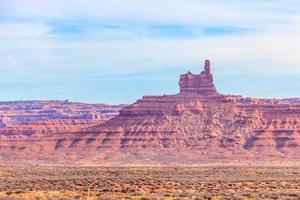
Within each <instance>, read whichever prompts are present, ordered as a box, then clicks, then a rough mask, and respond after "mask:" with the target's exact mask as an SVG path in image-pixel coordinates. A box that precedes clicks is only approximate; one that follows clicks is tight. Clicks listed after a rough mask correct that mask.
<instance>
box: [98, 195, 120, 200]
mask: <svg viewBox="0 0 300 200" xmlns="http://www.w3.org/2000/svg"><path fill="white" fill-rule="evenodd" d="M118 199H119V198H117V197H113V196H110V195H103V196H100V197H97V200H118Z"/></svg>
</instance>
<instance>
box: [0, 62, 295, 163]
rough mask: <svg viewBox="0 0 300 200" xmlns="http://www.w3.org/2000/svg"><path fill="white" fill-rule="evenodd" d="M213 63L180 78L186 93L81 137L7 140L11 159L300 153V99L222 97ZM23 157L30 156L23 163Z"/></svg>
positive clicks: (150, 101)
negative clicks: (198, 71)
mask: <svg viewBox="0 0 300 200" xmlns="http://www.w3.org/2000/svg"><path fill="white" fill-rule="evenodd" d="M210 71H211V66H210V63H209V62H208V61H206V64H205V70H204V71H203V72H201V73H200V74H191V73H187V74H184V75H181V76H180V93H179V94H175V95H164V96H144V97H143V98H142V99H140V100H138V101H137V102H136V103H134V104H132V105H129V106H126V107H124V108H123V109H122V110H121V111H120V114H119V115H117V116H115V117H113V118H112V119H110V120H108V121H107V122H105V123H103V124H100V125H95V126H90V127H88V128H86V129H82V130H81V131H79V132H76V133H75V134H74V133H72V134H65V133H61V134H52V135H48V136H45V137H39V138H30V139H28V138H25V139H22V138H11V139H7V138H3V136H2V139H1V142H0V152H1V155H2V157H3V158H4V159H6V160H12V158H15V159H16V160H18V161H20V160H21V159H22V158H26V159H27V160H28V159H29V160H37V161H39V162H42V161H44V162H51V161H52V162H62V163H67V162H70V163H71V162H72V163H74V162H77V163H79V164H80V163H84V164H87V163H94V164H120V163H123V164H124V163H126V164H128V163H131V164H132V163H142V164H145V163H149V164H153V163H168V164H170V163H189V164H195V163H200V162H203V161H205V162H207V161H217V160H278V159H285V160H288V159H289V160H291V159H299V158H300V135H299V134H300V125H299V124H300V100H299V99H296V98H295V99H258V98H244V97H242V96H238V95H222V94H219V93H218V92H217V91H216V89H215V86H214V83H213V77H212V74H211V72H210ZM23 161H24V160H23Z"/></svg>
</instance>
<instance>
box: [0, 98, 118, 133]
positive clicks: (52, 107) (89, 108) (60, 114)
mask: <svg viewBox="0 0 300 200" xmlns="http://www.w3.org/2000/svg"><path fill="white" fill-rule="evenodd" d="M123 106H124V105H106V104H86V103H77V102H69V101H67V100H66V101H6V102H5V101H3V102H0V124H2V127H11V126H14V125H19V124H23V123H31V122H36V121H43V120H57V119H58V120H60V119H65V120H75V119H76V120H108V119H110V118H112V117H113V116H115V115H117V114H118V113H119V110H120V109H121V108H122V107H123Z"/></svg>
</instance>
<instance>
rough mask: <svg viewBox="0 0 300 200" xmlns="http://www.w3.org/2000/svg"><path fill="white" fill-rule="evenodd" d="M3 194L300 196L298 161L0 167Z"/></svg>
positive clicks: (217, 198) (240, 199)
mask: <svg viewBox="0 0 300 200" xmlns="http://www.w3.org/2000/svg"><path fill="white" fill-rule="evenodd" d="M89 191H90V192H89ZM88 196H89V197H90V198H88ZM4 199H5V200H16V199H35V200H37V199H39V200H47V199H51V200H59V199H66V200H67V199H78V200H79V199H84V200H85V199H90V200H92V199H93V200H98V199H99V200H100V199H106V200H109V199H137V200H138V199H143V200H147V199H149V200H152V199H153V200H154V199H214V200H221V199H236V200H244V199H300V165H298V164H297V165H296V164H291V163H290V164H285V165H275V164H272V165H268V164H257V165H253V164H232V165H231V164H226V165H223V164H205V165H199V166H184V165H176V166H126V167H98V166H93V167H75V166H2V167H0V200H4Z"/></svg>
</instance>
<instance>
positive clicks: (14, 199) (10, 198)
mask: <svg viewBox="0 0 300 200" xmlns="http://www.w3.org/2000/svg"><path fill="white" fill-rule="evenodd" d="M0 200H25V199H21V198H17V197H13V196H7V195H5V196H0Z"/></svg>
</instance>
